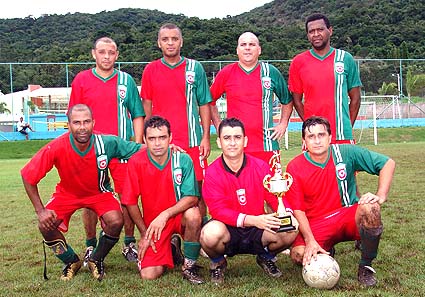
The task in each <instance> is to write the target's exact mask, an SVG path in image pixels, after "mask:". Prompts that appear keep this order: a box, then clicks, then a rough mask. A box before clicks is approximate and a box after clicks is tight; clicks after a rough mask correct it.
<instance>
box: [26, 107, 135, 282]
mask: <svg viewBox="0 0 425 297" xmlns="http://www.w3.org/2000/svg"><path fill="white" fill-rule="evenodd" d="M68 126H69V130H70V133H66V134H64V135H62V136H60V137H59V138H57V139H55V140H53V141H52V142H50V143H49V144H48V145H46V146H44V147H43V148H42V149H41V150H40V151H39V152H38V153H37V154H36V155H35V156H34V157H33V158H32V159H31V160H30V161H29V162H28V164H27V165H25V167H24V168H23V169H22V170H21V175H22V181H23V183H24V187H25V190H26V192H27V194H28V197H29V199H30V200H31V203H32V204H33V206H34V209H35V212H36V214H37V217H38V228H39V230H40V232H41V234H42V235H43V238H44V243H45V244H46V245H47V246H49V247H51V248H52V250H53V253H54V254H55V256H56V257H58V258H59V259H60V260H61V261H62V262H63V263H64V264H65V266H64V268H63V272H62V276H61V279H62V280H70V279H72V278H73V277H74V275H75V274H76V273H77V272H78V270H79V269H80V267H81V261H80V259H79V257H78V256H77V254H76V253H75V252H74V250H73V249H72V247H71V246H70V245H69V244H68V243H67V242H66V240H65V237H64V235H63V233H62V232H66V231H68V224H69V220H70V218H71V216H72V214H73V213H74V212H75V211H76V210H77V209H80V208H89V209H91V210H92V211H94V212H95V213H96V215H97V216H99V218H100V220H101V222H102V232H101V236H100V238H99V244H98V245H97V247H96V249H95V250H94V251H93V253H92V254H91V255H90V258H89V259H88V266H89V269H90V271H91V272H92V274H93V277H94V278H95V279H97V280H99V281H100V280H102V279H103V277H104V264H103V261H104V259H105V257H106V255H107V254H108V253H109V251H110V250H111V249H112V247H113V246H114V245H115V244H116V243H117V242H118V240H119V236H120V232H121V229H122V226H123V217H122V212H121V206H120V203H119V202H118V200H117V199H116V197H115V195H114V192H113V190H112V187H111V184H110V181H109V177H108V165H109V162H110V161H111V159H112V158H123V159H127V158H129V157H130V156H131V155H132V154H134V153H135V152H136V151H138V150H139V148H140V144H137V143H135V142H129V141H125V140H123V139H121V138H119V137H116V136H103V135H100V134H93V133H92V132H93V127H94V120H93V117H92V113H91V110H90V108H89V107H88V106H87V105H84V104H77V105H74V106H73V107H71V108H70V109H69V110H68ZM53 166H55V167H56V169H57V171H58V174H59V176H60V181H59V183H58V184H57V186H56V190H55V192H54V193H53V195H52V198H51V199H50V200H49V202H47V204H46V205H43V202H42V200H41V197H40V194H39V191H38V187H37V184H38V183H39V182H40V180H41V179H42V178H43V177H44V176H46V174H47V173H48V172H49V171H50V170H51V169H52V168H53Z"/></svg>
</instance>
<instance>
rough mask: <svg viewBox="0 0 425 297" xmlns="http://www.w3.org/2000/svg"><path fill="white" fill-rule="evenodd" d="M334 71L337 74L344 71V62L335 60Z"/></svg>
mask: <svg viewBox="0 0 425 297" xmlns="http://www.w3.org/2000/svg"><path fill="white" fill-rule="evenodd" d="M335 72H336V73H338V74H343V73H344V63H343V62H336V63H335Z"/></svg>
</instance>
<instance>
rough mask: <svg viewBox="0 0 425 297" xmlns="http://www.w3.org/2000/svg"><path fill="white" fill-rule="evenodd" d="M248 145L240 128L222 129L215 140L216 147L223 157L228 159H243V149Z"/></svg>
mask: <svg viewBox="0 0 425 297" xmlns="http://www.w3.org/2000/svg"><path fill="white" fill-rule="evenodd" d="M247 143H248V137H246V136H245V135H244V134H243V132H242V128H241V127H233V128H232V127H229V126H225V127H223V128H222V130H221V133H220V137H219V138H217V145H218V147H219V148H221V150H222V151H223V155H224V156H225V157H227V158H229V159H237V158H242V157H243V152H244V148H245V147H246V145H247Z"/></svg>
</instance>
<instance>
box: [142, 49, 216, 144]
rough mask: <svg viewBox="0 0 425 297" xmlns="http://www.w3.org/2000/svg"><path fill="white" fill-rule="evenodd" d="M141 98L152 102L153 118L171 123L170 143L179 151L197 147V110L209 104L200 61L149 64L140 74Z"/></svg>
mask: <svg viewBox="0 0 425 297" xmlns="http://www.w3.org/2000/svg"><path fill="white" fill-rule="evenodd" d="M140 96H141V97H142V99H145V100H151V101H152V115H159V116H162V117H164V118H166V119H167V120H168V121H169V122H170V125H171V129H172V132H173V143H175V144H176V145H178V146H180V147H182V148H188V147H195V146H199V144H200V143H201V139H202V137H201V125H200V118H199V111H198V108H199V106H202V105H205V104H208V103H209V102H211V94H210V92H209V87H208V81H207V76H206V74H205V71H204V68H203V67H202V65H201V64H200V63H199V62H197V61H195V60H192V59H186V58H183V57H182V59H181V61H180V62H179V63H177V64H176V65H169V64H168V63H166V62H165V60H164V58H162V59H159V60H156V61H153V62H151V63H149V64H148V65H147V66H146V68H145V70H144V71H143V75H142V89H141V91H140Z"/></svg>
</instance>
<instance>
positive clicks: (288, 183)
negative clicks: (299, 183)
mask: <svg viewBox="0 0 425 297" xmlns="http://www.w3.org/2000/svg"><path fill="white" fill-rule="evenodd" d="M282 177H283V179H284V180H285V181H286V188H287V189H289V188H290V187H291V185H292V182H293V181H294V180H293V178H292V175H290V174H289V173H288V172H284V173H283V174H282Z"/></svg>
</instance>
